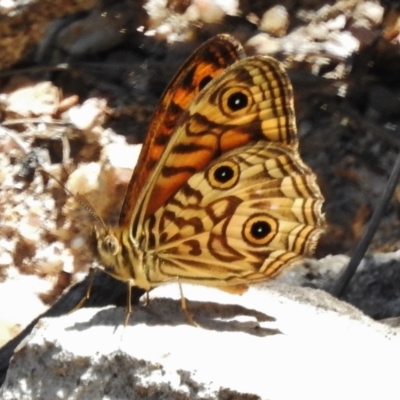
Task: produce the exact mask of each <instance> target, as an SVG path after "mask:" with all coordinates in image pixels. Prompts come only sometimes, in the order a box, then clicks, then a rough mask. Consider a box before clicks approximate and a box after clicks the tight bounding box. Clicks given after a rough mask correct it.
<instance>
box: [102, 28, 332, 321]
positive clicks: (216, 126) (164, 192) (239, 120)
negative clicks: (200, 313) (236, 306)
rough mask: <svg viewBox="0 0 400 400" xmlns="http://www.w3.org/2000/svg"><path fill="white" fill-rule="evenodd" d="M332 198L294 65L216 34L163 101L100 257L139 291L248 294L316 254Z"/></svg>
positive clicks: (104, 232)
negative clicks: (305, 135)
mask: <svg viewBox="0 0 400 400" xmlns="http://www.w3.org/2000/svg"><path fill="white" fill-rule="evenodd" d="M322 203H323V197H322V195H321V192H320V190H319V188H318V186H317V183H316V177H315V175H314V174H313V172H312V171H311V170H310V168H308V167H307V166H306V165H305V164H304V163H303V161H302V160H301V158H300V156H299V152H298V137H297V131H296V122H295V115H294V106H293V93H292V87H291V84H290V81H289V79H288V76H287V74H286V72H285V70H284V68H283V67H282V66H281V65H280V63H278V62H277V61H276V60H274V59H273V58H271V57H267V56H254V57H249V58H244V54H243V50H242V47H241V45H240V44H239V43H238V42H237V41H236V40H235V39H234V38H232V37H231V36H229V35H218V36H216V37H214V38H212V39H210V40H209V41H207V42H206V43H204V44H203V45H202V46H201V47H200V48H198V49H197V50H196V51H195V52H194V54H193V55H192V56H191V57H190V58H189V59H188V60H187V61H186V63H185V64H184V65H183V66H182V67H181V69H180V70H179V72H178V73H177V75H176V76H175V78H174V79H173V80H172V82H171V83H170V85H169V86H168V88H167V90H166V91H165V93H164V94H163V96H162V98H161V101H160V103H159V106H158V108H157V109H156V111H155V113H154V116H153V119H152V122H151V125H150V128H149V132H148V135H147V138H146V141H145V144H144V146H143V148H142V151H141V155H140V157H139V161H138V163H137V166H136V168H135V170H134V173H133V176H132V179H131V181H130V184H129V187H128V190H127V193H126V197H125V201H124V204H123V208H122V212H121V216H120V221H119V225H118V226H117V227H110V228H107V229H105V228H101V227H99V228H98V229H97V238H98V250H99V254H100V257H101V259H102V262H103V264H104V270H105V272H107V273H108V274H110V275H112V276H113V277H115V278H117V279H119V280H121V281H124V282H126V283H127V285H128V288H129V292H130V288H131V286H137V287H140V288H142V289H144V290H146V291H148V290H150V289H151V288H153V287H155V286H158V285H160V284H163V283H166V282H171V281H178V282H180V283H181V282H189V283H195V284H201V285H207V286H213V287H217V288H219V289H222V290H225V291H228V292H232V293H242V292H244V291H245V290H246V289H247V287H248V285H249V284H251V283H254V282H260V281H265V280H269V279H272V278H275V277H276V276H277V275H278V274H279V273H280V272H281V271H283V270H285V269H286V268H288V267H289V266H291V265H292V264H294V263H295V262H296V261H298V260H299V259H301V257H303V256H310V255H312V253H313V251H314V248H315V246H316V243H317V240H318V237H319V235H320V234H321V232H322V230H323V225H324V216H323V214H322V212H321V206H322ZM183 301H184V299H183V298H182V302H183ZM182 304H183V305H184V303H182ZM128 307H130V304H128ZM129 312H130V308H129V310H128V313H129Z"/></svg>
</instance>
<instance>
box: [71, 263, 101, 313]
mask: <svg viewBox="0 0 400 400" xmlns="http://www.w3.org/2000/svg"><path fill="white" fill-rule="evenodd" d="M96 271H97V268H90V271H89V283H88V285H87V288H86V293H85V295H84V296H83V297H82V299H81V300H79V303H78V304H77V305H76V306H75V307H74V308H73V309H72V310H71V311H69V312H68V314H71V313H73V312H74V311H76V310H79V309H80V308H81V307H82V306H83V305H84V304H85V303H86V301H87V300H88V299H89V297H90V293H91V292H92V286H93V282H94V276H95V274H96Z"/></svg>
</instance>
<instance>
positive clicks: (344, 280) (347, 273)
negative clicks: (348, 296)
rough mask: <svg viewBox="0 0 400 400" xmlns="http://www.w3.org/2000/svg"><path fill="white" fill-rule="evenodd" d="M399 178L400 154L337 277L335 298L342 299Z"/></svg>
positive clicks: (334, 289) (334, 291)
mask: <svg viewBox="0 0 400 400" xmlns="http://www.w3.org/2000/svg"><path fill="white" fill-rule="evenodd" d="M399 178H400V153H399V154H398V156H397V159H396V162H395V164H394V166H393V169H392V172H391V174H390V177H389V180H388V182H387V184H386V187H385V190H384V191H383V193H382V196H381V198H380V200H379V203H378V205H377V207H376V209H375V211H374V214H373V216H372V218H371V221H370V222H369V224H368V227H367V229H366V231H365V233H364V236H363V237H362V239H361V240H360V242H359V244H358V245H357V247H356V249H355V251H354V253H353V256H352V257H351V259H350V261H349V264H348V265H347V267H346V268H345V269H344V271H343V272H342V274H341V275H340V276H339V279H338V280H337V282H336V283H335V286H334V288H333V294H334V295H336V296H337V297H342V296H343V294H344V292H345V290H346V288H347V286H348V284H349V282H350V280H351V278H352V277H353V275H354V274H355V273H356V271H357V267H358V265H359V264H360V262H361V260H362V258H363V257H364V255H365V252H366V251H367V249H368V246H369V245H370V243H371V241H372V238H373V237H374V235H375V233H376V231H377V230H378V227H379V224H380V222H381V220H382V216H383V213H384V211H385V209H386V207H387V205H388V204H389V202H390V199H391V198H392V196H393V193H394V191H395V189H396V186H397V183H398V181H399Z"/></svg>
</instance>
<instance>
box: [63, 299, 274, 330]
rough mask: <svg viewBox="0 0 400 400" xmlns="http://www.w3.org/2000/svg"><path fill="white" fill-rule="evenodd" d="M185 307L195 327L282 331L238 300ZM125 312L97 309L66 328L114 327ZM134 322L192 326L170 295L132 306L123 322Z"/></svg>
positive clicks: (132, 324) (191, 304) (195, 302)
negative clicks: (237, 301) (126, 319)
mask: <svg viewBox="0 0 400 400" xmlns="http://www.w3.org/2000/svg"><path fill="white" fill-rule="evenodd" d="M188 309H189V312H190V314H191V315H192V318H193V320H194V321H195V323H196V324H197V325H198V328H199V329H208V330H214V331H220V332H243V333H247V334H249V335H254V336H260V337H263V336H271V335H276V334H281V333H282V332H281V331H280V330H279V329H276V328H272V327H266V326H264V323H268V322H274V321H275V320H276V319H275V318H274V317H271V316H268V315H266V314H264V313H262V312H261V311H257V310H254V309H250V308H247V307H244V306H241V305H238V304H222V303H215V302H201V301H190V302H188ZM125 316H126V310H125V309H124V308H122V307H118V308H108V309H104V310H100V311H99V312H97V313H96V314H95V315H94V316H93V318H91V319H90V320H89V321H87V322H80V323H76V324H74V326H73V327H71V328H70V330H84V329H88V328H90V327H91V326H93V325H105V324H106V325H114V326H115V327H116V328H117V327H118V326H120V325H123V324H124V321H125ZM138 324H146V325H149V326H156V325H158V326H159V325H166V326H178V325H191V326H193V324H192V323H191V322H190V321H189V320H188V318H187V316H186V315H185V313H184V311H183V310H182V307H181V302H180V300H174V299H171V298H155V299H152V300H151V301H150V303H149V304H148V305H146V306H145V305H138V306H136V307H134V308H133V311H132V314H131V316H130V318H129V320H128V323H127V325H128V326H130V325H131V326H134V325H138ZM193 328H196V327H195V326H193Z"/></svg>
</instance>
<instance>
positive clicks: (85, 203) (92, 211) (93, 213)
mask: <svg viewBox="0 0 400 400" xmlns="http://www.w3.org/2000/svg"><path fill="white" fill-rule="evenodd" d="M64 170H65V169H64ZM41 172H42V173H44V174H45V175H47V176H48V177H49V178H51V179H53V180H55V181H56V182H57V183H58V184H59V185H60V186H61V187H62V188H63V189H64V191H65V192H66V193H67V194H68V195H70V196H71V197H73V198H74V199H75V200H76V201H77V202H78V203H79V204H80V205H81V206H82V207H83V208H84V209H85V210H86V211H87V212H88V213H89V214H90V216H91V217H93V219H95V220H96V222H98V223H99V224H100V225H101V226H102V228H103V229H104V230H107V225H106V224H105V222H104V221H103V219H102V218H101V217H100V216H99V214H98V213H97V212H96V209H95V208H94V207H93V205H92V204H91V203H90V201H89V200H88V199H86V198H84V197H82V196H80V195H79V193H77V194H75V193H72V192H71V191H70V190H69V189H68V188H67V187H66V186H65V185H64V184H63V183H62V182H61V181H60V180H59V179H58V178H56V177H55V176H54V175H53V174H51V173H50V172H48V171H46V170H44V169H43V168H41Z"/></svg>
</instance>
